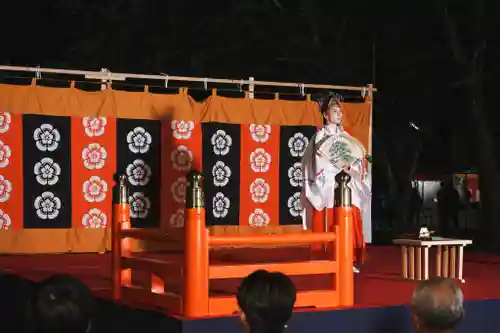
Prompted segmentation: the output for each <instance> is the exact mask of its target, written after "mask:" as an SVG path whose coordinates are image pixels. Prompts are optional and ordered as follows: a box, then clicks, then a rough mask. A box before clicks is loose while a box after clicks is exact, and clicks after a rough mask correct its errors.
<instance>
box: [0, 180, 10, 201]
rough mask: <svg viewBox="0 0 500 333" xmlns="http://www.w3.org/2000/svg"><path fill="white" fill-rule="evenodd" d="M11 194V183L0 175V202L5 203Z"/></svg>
mask: <svg viewBox="0 0 500 333" xmlns="http://www.w3.org/2000/svg"><path fill="white" fill-rule="evenodd" d="M10 192H12V183H11V182H10V181H8V180H7V179H5V177H4V176H2V175H0V202H6V201H7V200H9V198H10Z"/></svg>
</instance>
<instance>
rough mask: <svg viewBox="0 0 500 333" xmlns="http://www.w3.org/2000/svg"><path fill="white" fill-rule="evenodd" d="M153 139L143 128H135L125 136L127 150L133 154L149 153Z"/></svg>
mask: <svg viewBox="0 0 500 333" xmlns="http://www.w3.org/2000/svg"><path fill="white" fill-rule="evenodd" d="M152 142H153V139H152V137H151V134H149V132H148V131H146V129H144V127H140V126H138V127H136V128H134V129H133V130H132V131H130V132H128V134H127V143H128V149H130V151H131V152H132V153H134V154H145V153H147V152H148V151H149V148H150V146H151V143H152Z"/></svg>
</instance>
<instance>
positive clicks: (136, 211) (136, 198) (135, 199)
mask: <svg viewBox="0 0 500 333" xmlns="http://www.w3.org/2000/svg"><path fill="white" fill-rule="evenodd" d="M129 202H130V217H132V218H139V219H143V218H146V217H147V216H148V213H149V209H151V201H149V198H148V197H146V196H144V193H142V192H135V193H134V194H132V195H131V196H130V197H129Z"/></svg>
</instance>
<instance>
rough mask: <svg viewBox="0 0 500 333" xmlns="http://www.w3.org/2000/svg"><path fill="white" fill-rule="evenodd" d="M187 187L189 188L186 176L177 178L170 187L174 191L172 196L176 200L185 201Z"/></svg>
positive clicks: (178, 201)
mask: <svg viewBox="0 0 500 333" xmlns="http://www.w3.org/2000/svg"><path fill="white" fill-rule="evenodd" d="M186 189H187V179H186V177H179V178H177V179H176V180H175V181H174V182H173V183H172V186H171V187H170V190H171V191H172V196H173V197H174V200H175V202H177V203H185V202H186Z"/></svg>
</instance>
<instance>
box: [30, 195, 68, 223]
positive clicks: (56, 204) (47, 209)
mask: <svg viewBox="0 0 500 333" xmlns="http://www.w3.org/2000/svg"><path fill="white" fill-rule="evenodd" d="M33 205H34V207H35V209H36V215H38V217H39V218H41V219H42V220H53V219H55V218H56V217H57V216H58V215H59V210H60V209H61V207H62V204H61V199H59V198H58V197H56V196H55V195H54V193H52V192H43V193H42V194H41V195H39V196H38V197H36V199H35V201H34V203H33Z"/></svg>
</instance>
